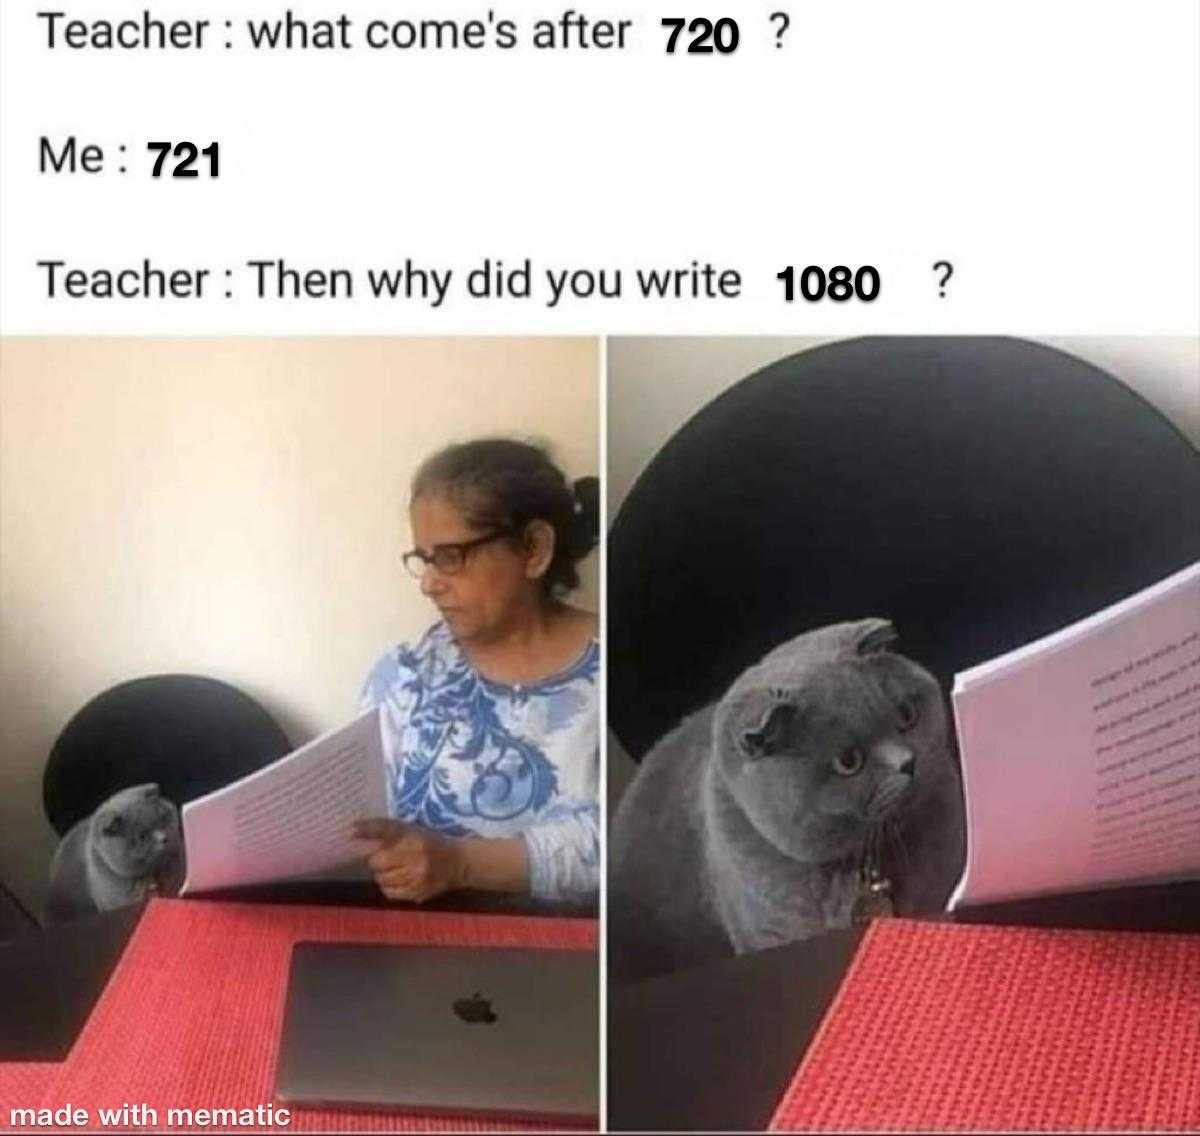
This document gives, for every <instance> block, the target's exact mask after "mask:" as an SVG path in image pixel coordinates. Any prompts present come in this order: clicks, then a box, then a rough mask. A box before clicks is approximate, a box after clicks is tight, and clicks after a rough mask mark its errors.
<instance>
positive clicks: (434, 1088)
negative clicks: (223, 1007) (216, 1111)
mask: <svg viewBox="0 0 1200 1136" xmlns="http://www.w3.org/2000/svg"><path fill="white" fill-rule="evenodd" d="M599 981H600V979H599V967H598V962H597V956H596V954H595V952H593V951H566V950H534V949H513V948H506V947H505V948H499V947H406V946H393V945H379V944H353V943H297V944H296V945H295V947H294V949H293V951H292V966H291V975H290V978H289V981H288V992H287V1004H286V1007H285V1011H284V1022H283V1035H282V1038H281V1041H280V1047H279V1065H278V1070H277V1073H276V1090H277V1093H278V1095H279V1097H280V1098H281V1099H282V1100H284V1101H287V1102H289V1103H292V1104H294V1105H299V1106H304V1105H310V1106H320V1105H325V1106H328V1105H334V1106H337V1107H349V1108H369V1109H397V1110H405V1111H413V1112H434V1113H460V1114H461V1113H481V1114H485V1115H488V1116H498V1117H502V1116H509V1117H520V1118H530V1117H536V1118H538V1119H548V1120H564V1121H584V1122H586V1121H592V1120H595V1119H596V1118H598V1116H599V1112H600V1105H599V1076H600V1072H599V1069H600V1066H599Z"/></svg>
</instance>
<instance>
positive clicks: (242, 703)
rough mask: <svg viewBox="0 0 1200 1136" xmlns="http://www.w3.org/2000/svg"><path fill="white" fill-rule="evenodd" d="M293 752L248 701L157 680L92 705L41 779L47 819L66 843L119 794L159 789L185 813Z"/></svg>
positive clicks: (183, 680) (203, 685)
mask: <svg viewBox="0 0 1200 1136" xmlns="http://www.w3.org/2000/svg"><path fill="white" fill-rule="evenodd" d="M290 750H291V746H290V744H289V743H288V739H287V737H286V735H285V734H284V732H283V730H281V729H280V728H279V726H278V725H277V724H276V723H275V720H274V719H273V718H272V717H271V716H270V715H269V714H268V713H267V712H266V711H265V710H264V709H263V708H262V707H261V706H260V705H259V704H258V703H257V702H255V701H254V699H252V698H250V697H249V696H248V695H245V694H243V693H242V692H241V691H240V690H238V689H236V688H235V687H232V686H230V685H229V684H228V683H224V682H219V681H217V680H216V679H211V678H203V677H200V676H198V675H153V676H150V677H147V678H139V679H134V680H133V681H131V682H124V683H121V684H120V685H119V686H114V687H113V688H112V689H111V690H106V691H105V692H104V693H103V694H100V695H98V696H97V697H96V698H93V699H92V700H91V702H89V703H88V704H87V705H86V706H84V707H83V709H82V710H80V711H79V712H78V713H77V714H76V715H75V716H74V717H73V718H72V719H71V721H70V722H68V723H67V727H66V729H64V730H63V732H62V733H61V734H60V735H59V737H58V740H57V741H56V742H55V743H54V748H53V749H52V750H51V751H50V757H49V759H48V760H47V762H46V770H45V774H44V776H43V779H42V795H43V800H44V803H45V808H46V816H47V817H48V818H49V820H50V823H51V824H52V825H53V826H54V828H55V829H56V830H57V832H58V833H59V835H63V834H65V833H66V832H67V830H68V829H70V828H71V826H72V825H73V824H75V822H76V821H79V820H82V819H83V818H84V817H85V816H88V815H89V814H90V813H92V812H94V811H95V809H96V807H97V806H98V805H100V804H101V803H102V802H103V801H105V800H106V799H107V798H108V797H110V796H112V794H113V793H115V792H117V791H118V790H120V789H124V788H127V787H128V786H130V785H138V784H141V783H143V782H147V781H156V782H158V784H159V785H160V786H161V788H162V792H163V796H165V797H167V798H168V799H169V800H171V801H174V802H175V804H177V805H179V806H181V807H182V806H183V805H184V804H185V803H186V802H188V801H190V800H192V799H194V798H196V797H200V796H203V795H204V794H205V793H210V792H212V791H213V790H214V789H220V788H222V787H224V786H225V785H228V784H230V783H231V782H233V781H236V780H238V779H239V778H241V777H244V776H246V775H247V774H249V773H253V772H254V771H255V770H257V769H261V768H262V767H263V766H264V765H268V764H270V763H271V762H272V761H275V760H276V759H278V758H280V757H282V756H284V754H286V753H288V752H289V751H290Z"/></svg>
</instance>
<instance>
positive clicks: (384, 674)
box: [362, 623, 600, 901]
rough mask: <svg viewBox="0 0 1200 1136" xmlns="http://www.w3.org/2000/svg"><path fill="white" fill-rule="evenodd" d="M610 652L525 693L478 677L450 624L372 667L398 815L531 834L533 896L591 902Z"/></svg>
mask: <svg viewBox="0 0 1200 1136" xmlns="http://www.w3.org/2000/svg"><path fill="white" fill-rule="evenodd" d="M599 671H600V649H599V645H598V644H597V643H596V642H595V641H593V642H591V643H590V644H589V645H588V648H587V650H586V651H585V652H584V653H583V655H582V656H581V657H580V658H579V659H578V660H576V662H575V663H573V664H572V665H571V666H570V667H568V668H567V669H566V670H564V671H562V672H560V673H559V674H557V675H553V676H551V677H550V678H548V679H545V680H543V681H541V682H537V683H531V684H529V685H527V686H506V685H503V684H501V683H495V682H491V681H489V680H488V679H485V678H484V677H483V676H482V675H480V674H478V673H477V672H476V671H475V669H474V668H473V667H472V666H471V664H470V662H469V661H468V660H467V657H466V655H464V654H463V651H462V649H461V648H460V647H459V645H458V643H457V642H456V641H455V639H454V637H453V636H452V635H451V634H450V631H449V629H448V628H447V627H446V625H445V624H444V623H436V624H434V625H433V627H431V628H430V629H429V630H428V631H427V632H426V633H425V635H424V636H423V637H422V638H421V640H420V642H418V643H417V644H416V646H415V647H410V646H408V645H406V644H403V643H402V644H401V645H400V646H399V647H396V648H394V649H393V650H391V651H389V652H388V653H387V654H386V655H384V656H383V658H381V659H380V660H379V661H378V662H377V663H376V664H375V666H374V667H373V668H372V669H371V673H370V675H368V677H367V681H366V685H365V686H364V688H363V693H362V706H363V709H364V710H365V709H371V708H372V707H375V706H379V707H382V711H383V713H382V722H383V751H384V757H385V759H386V761H387V767H388V796H389V803H390V808H391V813H392V815H393V816H394V817H396V818H398V819H399V820H406V821H411V822H413V823H415V824H419V825H422V826H423V827H425V828H429V829H433V830H435V831H437V832H441V833H445V834H446V835H447V836H483V837H512V836H521V837H523V838H524V840H525V847H526V849H527V851H528V855H529V882H530V892H531V894H532V895H534V896H535V897H537V898H539V899H557V900H577V901H578V900H590V899H592V898H594V897H595V896H596V894H597V893H598V891H599V887H600V806H599V772H600V733H599V730H600V719H599V689H598V684H599Z"/></svg>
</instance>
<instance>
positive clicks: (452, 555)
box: [402, 529, 512, 580]
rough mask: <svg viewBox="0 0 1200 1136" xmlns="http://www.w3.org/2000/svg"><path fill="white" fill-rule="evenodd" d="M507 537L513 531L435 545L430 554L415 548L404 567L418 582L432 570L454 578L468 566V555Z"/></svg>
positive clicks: (502, 531)
mask: <svg viewBox="0 0 1200 1136" xmlns="http://www.w3.org/2000/svg"><path fill="white" fill-rule="evenodd" d="M506 536H512V529H497V530H496V531H495V532H492V533H487V534H486V535H485V536H477V537H476V538H475V539H474V540H459V541H455V542H453V543H452V544H435V545H434V546H433V548H431V549H430V550H429V551H428V552H423V551H422V550H421V549H419V548H414V549H413V550H412V551H411V552H406V553H405V554H404V556H403V558H402V559H403V560H404V567H405V568H406V569H408V574H409V575H410V576H415V577H416V578H417V579H418V580H419V579H420V578H421V577H422V576H424V575H425V573H426V572H428V571H429V569H430V568H434V569H436V570H437V572H438V574H439V575H442V576H453V575H454V574H455V573H456V572H461V571H462V570H463V568H464V567H465V566H466V563H467V557H468V555H470V553H471V552H472V551H473V550H474V549H476V548H479V547H480V546H481V545H484V544H488V543H490V542H491V541H493V540H499V539H500V538H501V537H506Z"/></svg>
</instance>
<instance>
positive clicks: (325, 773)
mask: <svg viewBox="0 0 1200 1136" xmlns="http://www.w3.org/2000/svg"><path fill="white" fill-rule="evenodd" d="M387 815H388V807H387V786H386V781H385V776H384V764H383V740H382V734H381V732H380V722H379V710H378V708H376V709H373V710H369V711H368V712H367V713H365V714H363V715H362V716H361V717H359V718H357V719H355V721H353V722H351V723H350V724H349V725H348V726H343V727H342V728H341V729H337V730H333V731H331V732H330V733H328V734H325V735H323V736H322V737H319V738H317V739H316V740H315V741H312V742H309V743H308V745H306V746H302V747H301V748H300V749H298V750H296V751H295V752H294V753H291V754H288V756H287V757H283V758H280V759H279V760H278V761H276V762H273V763H272V764H271V765H268V766H267V767H266V768H265V769H260V770H259V771H258V772H257V773H252V774H251V775H250V776H249V777H244V778H242V780H240V781H237V782H235V783H234V784H232V785H228V786H226V787H225V788H224V789H218V790H217V791H216V792H215V793H209V794H208V795H207V796H205V797H200V798H198V799H197V800H194V801H191V802H189V803H188V804H186V805H184V806H183V814H182V820H183V839H184V848H185V851H186V855H187V879H186V880H185V881H184V885H183V888H182V890H181V892H180V894H181V895H187V894H188V893H190V892H197V891H211V890H213V889H214V888H225V887H239V886H243V885H246V884H257V883H269V882H272V881H274V880H282V879H288V878H294V877H297V876H310V875H314V874H317V873H321V872H326V871H328V870H329V869H331V868H336V867H339V866H341V865H343V864H346V863H349V862H350V861H352V860H355V859H359V858H361V857H362V856H364V855H365V854H366V853H367V852H369V851H370V850H371V845H369V844H368V843H367V842H364V841H361V840H354V839H353V838H352V837H351V835H350V833H351V830H352V828H353V825H354V822H355V821H356V820H360V819H362V818H364V817H379V816H387Z"/></svg>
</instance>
